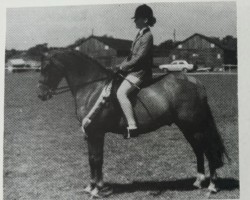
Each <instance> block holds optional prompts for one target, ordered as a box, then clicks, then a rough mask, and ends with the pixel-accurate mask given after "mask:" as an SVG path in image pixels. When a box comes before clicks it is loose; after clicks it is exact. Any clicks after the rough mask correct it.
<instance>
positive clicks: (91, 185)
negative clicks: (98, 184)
mask: <svg viewBox="0 0 250 200" xmlns="http://www.w3.org/2000/svg"><path fill="white" fill-rule="evenodd" d="M94 188H95V186H94V185H93V184H89V185H88V186H87V187H85V188H84V189H83V192H85V193H88V194H91V192H92V190H93V189H94Z"/></svg>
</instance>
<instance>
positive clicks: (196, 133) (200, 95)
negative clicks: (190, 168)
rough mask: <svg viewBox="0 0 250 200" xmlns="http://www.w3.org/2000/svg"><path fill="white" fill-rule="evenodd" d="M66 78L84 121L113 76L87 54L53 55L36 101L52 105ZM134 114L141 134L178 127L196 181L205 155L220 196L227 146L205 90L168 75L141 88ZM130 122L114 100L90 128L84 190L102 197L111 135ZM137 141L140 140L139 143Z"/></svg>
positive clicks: (197, 184)
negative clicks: (107, 140)
mask: <svg viewBox="0 0 250 200" xmlns="http://www.w3.org/2000/svg"><path fill="white" fill-rule="evenodd" d="M63 77H65V78H66V80H67V83H68V87H69V89H70V90H71V92H72V94H73V97H74V98H75V104H76V114H77V117H78V119H79V121H80V122H82V120H83V119H84V118H85V117H86V115H87V114H88V113H89V111H90V110H91V109H92V107H93V106H94V104H95V102H96V101H97V99H98V97H99V95H100V93H101V92H102V90H103V88H104V86H105V85H106V84H107V83H108V82H109V81H110V80H111V79H112V78H113V73H112V72H111V71H108V70H106V69H105V68H103V67H102V66H101V65H100V64H98V63H97V62H96V61H94V60H93V59H91V58H89V57H88V56H86V55H83V54H81V53H79V52H76V51H61V52H53V53H50V54H49V55H47V56H45V57H44V58H43V61H42V67H41V77H40V80H39V86H38V97H39V98H40V99H42V100H48V99H50V98H51V97H52V95H53V93H54V92H55V91H56V89H57V86H58V84H59V82H60V81H61V80H62V78H63ZM134 112H135V116H136V120H137V124H138V125H139V129H140V130H141V133H147V132H149V131H153V130H156V129H158V128H159V127H162V126H164V125H171V124H172V123H175V124H176V125H177V126H178V127H179V128H180V130H181V131H182V133H183V134H184V136H185V138H186V139H187V141H188V142H189V143H190V145H191V146H192V148H193V151H194V153H195V155H196V158H197V171H198V175H197V179H196V181H195V182H194V186H195V187H198V188H201V184H202V182H203V181H204V180H205V175H204V155H205V156H206V158H207V160H208V163H209V170H210V184H209V187H208V189H209V190H210V191H212V192H216V191H217V188H216V186H215V179H216V169H217V168H220V167H222V166H223V157H224V155H225V147H224V145H223V141H222V138H221V136H220V134H219V133H218V131H217V128H216V124H215V122H214V119H213V116H212V113H211V110H210V107H209V105H208V102H207V95H206V91H205V88H204V86H203V85H202V84H201V83H200V82H199V81H198V80H196V79H195V78H193V77H187V76H186V75H185V74H183V73H170V74H168V75H165V76H163V77H161V78H158V80H155V81H152V84H149V85H148V86H147V87H144V88H142V89H141V90H140V91H139V92H138V93H137V95H136V97H135V99H134ZM125 125H126V123H125V121H124V117H123V115H122V112H121V110H120V108H119V106H117V101H116V100H115V98H114V99H111V101H110V103H109V104H108V106H103V107H102V109H101V110H100V111H99V112H98V113H97V115H96V116H95V118H94V119H93V120H92V122H91V123H90V124H89V125H88V126H87V128H86V133H87V135H88V137H87V142H88V151H89V165H90V171H91V181H90V184H89V185H88V186H87V187H86V188H85V191H86V192H89V193H90V194H91V195H92V196H104V194H106V193H105V192H103V191H104V184H103V174H102V165H103V147H104V137H105V133H107V132H114V133H121V132H122V130H124V129H125V127H126V126H125ZM138 139H139V138H138Z"/></svg>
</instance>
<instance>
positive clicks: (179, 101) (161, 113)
mask: <svg viewBox="0 0 250 200" xmlns="http://www.w3.org/2000/svg"><path fill="white" fill-rule="evenodd" d="M204 98H206V92H205V88H204V86H203V85H202V84H201V82H200V81H199V80H197V79H196V78H194V77H189V76H187V75H185V74H183V73H170V74H167V75H166V76H164V77H161V78H159V80H157V81H153V84H151V85H149V86H147V87H144V88H143V89H141V90H140V92H139V93H138V95H137V101H136V104H135V107H134V109H135V114H136V116H137V119H138V122H139V123H141V124H151V122H152V121H157V122H159V123H161V122H162V123H165V124H171V123H173V122H174V118H175V117H177V118H180V119H190V118H193V117H197V116H198V113H197V112H198V111H199V110H197V108H199V105H200V104H201V103H202V101H203V100H202V99H204ZM163 121H164V122H163Z"/></svg>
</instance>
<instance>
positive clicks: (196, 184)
mask: <svg viewBox="0 0 250 200" xmlns="http://www.w3.org/2000/svg"><path fill="white" fill-rule="evenodd" d="M205 179H206V177H205V175H204V174H198V175H197V178H196V180H195V182H194V183H193V186H194V187H196V188H198V189H201V188H202V183H203V182H204V181H205Z"/></svg>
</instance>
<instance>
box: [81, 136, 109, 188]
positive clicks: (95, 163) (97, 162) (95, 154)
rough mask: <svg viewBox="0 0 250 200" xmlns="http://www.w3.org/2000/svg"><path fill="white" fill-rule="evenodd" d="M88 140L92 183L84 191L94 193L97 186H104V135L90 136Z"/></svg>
mask: <svg viewBox="0 0 250 200" xmlns="http://www.w3.org/2000/svg"><path fill="white" fill-rule="evenodd" d="M87 142H88V151H89V165H90V177H91V180H90V184H89V185H88V186H87V187H86V188H85V189H84V191H86V192H89V193H92V192H94V191H95V190H96V187H98V188H99V187H103V175H102V165H103V151H104V150H103V146H104V136H100V137H92V136H89V137H88V139H87Z"/></svg>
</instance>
